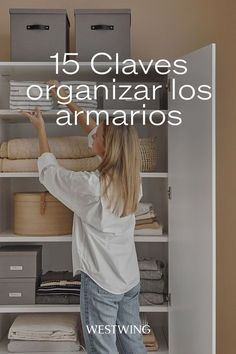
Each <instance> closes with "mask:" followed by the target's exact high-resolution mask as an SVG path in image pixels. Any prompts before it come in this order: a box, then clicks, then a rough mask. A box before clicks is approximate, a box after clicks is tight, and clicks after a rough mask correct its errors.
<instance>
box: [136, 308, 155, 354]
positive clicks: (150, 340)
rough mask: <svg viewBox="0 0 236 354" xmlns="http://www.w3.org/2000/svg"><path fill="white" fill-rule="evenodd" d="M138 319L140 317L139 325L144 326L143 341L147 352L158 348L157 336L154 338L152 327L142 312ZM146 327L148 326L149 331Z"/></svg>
mask: <svg viewBox="0 0 236 354" xmlns="http://www.w3.org/2000/svg"><path fill="white" fill-rule="evenodd" d="M140 319H141V325H142V326H144V328H145V330H144V332H143V343H144V345H145V348H146V350H147V352H153V351H157V350H158V349H159V344H158V341H157V338H156V336H155V334H154V332H153V330H152V328H151V327H150V325H149V323H148V320H147V317H146V314H143V313H142V314H141V316H140ZM147 326H148V327H147ZM146 328H148V329H149V331H147V330H146ZM145 332H146V333H145ZM148 332H149V333H148Z"/></svg>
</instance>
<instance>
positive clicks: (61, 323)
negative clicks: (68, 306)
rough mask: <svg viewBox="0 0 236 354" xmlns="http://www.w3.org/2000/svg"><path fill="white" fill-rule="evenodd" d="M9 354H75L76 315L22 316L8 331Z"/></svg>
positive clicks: (76, 340)
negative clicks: (57, 353)
mask: <svg viewBox="0 0 236 354" xmlns="http://www.w3.org/2000/svg"><path fill="white" fill-rule="evenodd" d="M8 339H9V340H10V341H9V343H8V351H9V352H12V353H32V352H78V351H79V350H80V343H79V339H78V316H77V315H76V314H67V313H60V314H57V313H53V314H51V313H50V314H47V313H43V314H38V313H37V314H21V315H18V316H17V317H16V319H15V321H14V322H13V324H12V326H11V327H10V329H9V332H8Z"/></svg>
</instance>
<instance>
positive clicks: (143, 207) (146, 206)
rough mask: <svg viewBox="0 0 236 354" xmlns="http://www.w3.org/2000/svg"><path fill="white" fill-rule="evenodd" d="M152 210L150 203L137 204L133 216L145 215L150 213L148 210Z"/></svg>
mask: <svg viewBox="0 0 236 354" xmlns="http://www.w3.org/2000/svg"><path fill="white" fill-rule="evenodd" d="M151 208H153V204H152V203H142V202H140V203H138V207H137V210H136V212H135V216H139V215H142V214H146V213H148V212H149V211H150V209H151Z"/></svg>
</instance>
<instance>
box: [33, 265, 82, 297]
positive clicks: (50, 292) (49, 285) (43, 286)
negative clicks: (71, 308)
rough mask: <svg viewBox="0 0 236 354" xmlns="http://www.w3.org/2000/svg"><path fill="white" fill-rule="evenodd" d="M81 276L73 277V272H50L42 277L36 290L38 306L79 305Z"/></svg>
mask: <svg viewBox="0 0 236 354" xmlns="http://www.w3.org/2000/svg"><path fill="white" fill-rule="evenodd" d="M80 285H81V281H80V275H77V276H75V277H73V273H72V272H68V271H62V272H54V271H48V272H47V273H46V274H43V275H42V276H41V281H40V285H39V287H38V288H37V290H36V303H37V304H79V302H80Z"/></svg>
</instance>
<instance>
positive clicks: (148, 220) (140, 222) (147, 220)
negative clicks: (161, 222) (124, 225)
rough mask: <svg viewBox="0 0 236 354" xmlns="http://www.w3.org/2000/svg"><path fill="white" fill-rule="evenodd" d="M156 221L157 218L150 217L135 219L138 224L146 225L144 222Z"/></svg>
mask: <svg viewBox="0 0 236 354" xmlns="http://www.w3.org/2000/svg"><path fill="white" fill-rule="evenodd" d="M154 221H156V218H148V219H142V220H135V224H136V225H144V224H151V223H153V222H154Z"/></svg>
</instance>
